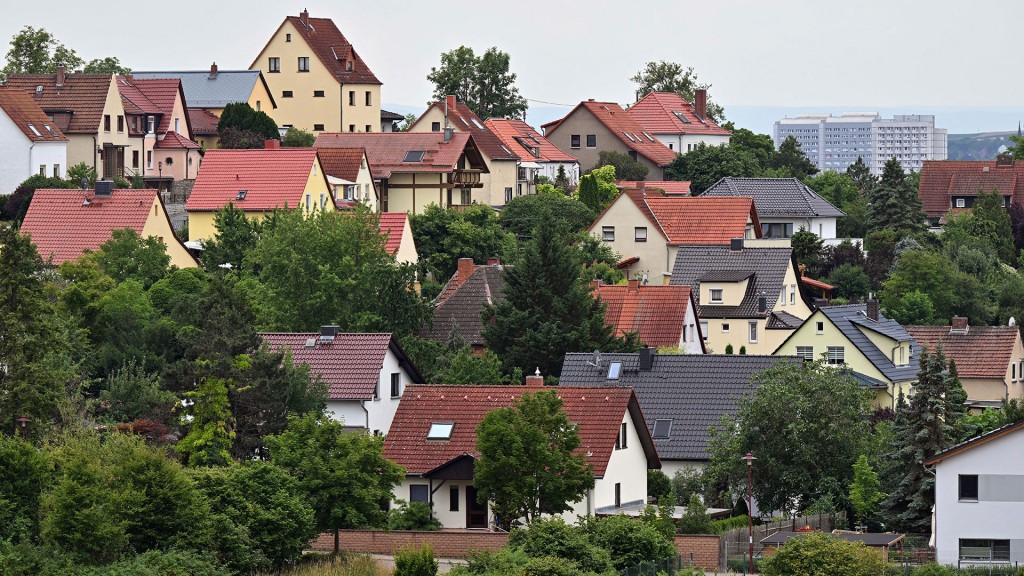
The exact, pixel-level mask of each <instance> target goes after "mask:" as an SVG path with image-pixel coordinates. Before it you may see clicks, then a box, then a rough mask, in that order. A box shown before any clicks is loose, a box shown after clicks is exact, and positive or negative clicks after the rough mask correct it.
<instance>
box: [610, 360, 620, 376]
mask: <svg viewBox="0 0 1024 576" xmlns="http://www.w3.org/2000/svg"><path fill="white" fill-rule="evenodd" d="M620 373H622V362H612V363H611V364H609V365H608V379H609V380H618V379H619V374H620Z"/></svg>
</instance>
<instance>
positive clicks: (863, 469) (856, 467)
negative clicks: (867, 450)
mask: <svg viewBox="0 0 1024 576" xmlns="http://www.w3.org/2000/svg"><path fill="white" fill-rule="evenodd" d="M879 486H880V484H879V482H878V474H876V473H875V471H874V470H872V469H871V465H870V464H868V457H867V455H865V454H861V455H860V457H859V458H857V461H856V462H855V463H854V464H853V482H851V483H850V506H851V507H852V508H853V511H854V513H855V514H856V515H857V516H856V517H857V522H860V523H861V524H865V525H866V524H867V523H868V522H870V521H872V520H874V517H875V514H876V513H877V512H878V505H879V504H880V503H881V502H882V499H884V498H885V494H883V493H882V491H881V490H879Z"/></svg>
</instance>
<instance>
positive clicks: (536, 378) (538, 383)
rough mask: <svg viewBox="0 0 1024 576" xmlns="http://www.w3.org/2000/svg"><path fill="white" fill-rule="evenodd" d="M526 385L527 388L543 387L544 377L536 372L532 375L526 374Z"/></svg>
mask: <svg viewBox="0 0 1024 576" xmlns="http://www.w3.org/2000/svg"><path fill="white" fill-rule="evenodd" d="M526 387H527V388H543V387H544V377H543V376H541V375H539V374H536V375H533V376H527V377H526Z"/></svg>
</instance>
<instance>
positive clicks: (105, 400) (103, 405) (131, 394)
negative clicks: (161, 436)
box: [97, 358, 177, 422]
mask: <svg viewBox="0 0 1024 576" xmlns="http://www.w3.org/2000/svg"><path fill="white" fill-rule="evenodd" d="M175 402H177V397H176V396H175V395H174V394H173V393H171V392H168V391H166V390H163V389H161V388H160V378H159V377H158V376H157V375H156V374H155V373H154V374H147V373H146V371H145V370H144V369H143V368H142V366H140V365H139V364H138V362H137V361H136V360H135V359H134V358H132V359H130V360H128V361H126V362H125V363H124V364H123V365H122V366H121V368H120V369H117V370H115V371H113V372H112V373H111V374H110V376H109V377H107V383H106V387H105V388H104V389H103V390H102V391H101V392H100V396H99V406H98V407H97V411H98V412H99V414H100V415H101V416H102V417H103V418H105V419H109V420H110V421H112V422H132V421H134V420H137V419H140V418H145V419H155V420H166V419H167V417H168V416H169V414H170V410H171V407H172V405H173V404H174V403H175Z"/></svg>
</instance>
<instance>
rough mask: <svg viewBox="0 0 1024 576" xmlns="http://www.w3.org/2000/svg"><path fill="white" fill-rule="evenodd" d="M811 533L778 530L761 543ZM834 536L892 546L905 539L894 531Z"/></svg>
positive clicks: (777, 542)
mask: <svg viewBox="0 0 1024 576" xmlns="http://www.w3.org/2000/svg"><path fill="white" fill-rule="evenodd" d="M807 534H810V532H785V531H783V532H776V533H775V534H772V535H771V536H768V537H766V538H762V539H761V544H773V545H777V544H782V543H784V542H786V541H787V540H789V539H790V538H802V537H804V536H806V535H807ZM829 536H832V537H834V538H838V539H840V540H845V541H847V542H863V543H864V545H865V546H875V547H878V546H892V545H893V544H896V543H897V542H899V541H900V540H903V534H897V533H893V532H868V533H865V534H857V533H854V532H838V533H832V534H829Z"/></svg>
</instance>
